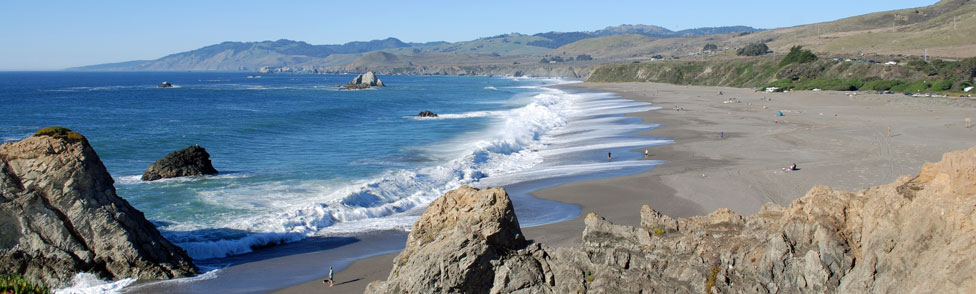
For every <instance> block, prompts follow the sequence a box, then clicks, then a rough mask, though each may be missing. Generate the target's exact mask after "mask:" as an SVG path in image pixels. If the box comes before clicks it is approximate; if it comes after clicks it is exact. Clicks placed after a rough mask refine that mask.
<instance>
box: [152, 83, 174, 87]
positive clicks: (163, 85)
mask: <svg viewBox="0 0 976 294" xmlns="http://www.w3.org/2000/svg"><path fill="white" fill-rule="evenodd" d="M156 87H157V88H172V87H173V84H170V83H169V82H162V83H159V85H157V86H156Z"/></svg>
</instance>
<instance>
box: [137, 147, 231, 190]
mask: <svg viewBox="0 0 976 294" xmlns="http://www.w3.org/2000/svg"><path fill="white" fill-rule="evenodd" d="M215 174H217V169H215V168H214V167H213V163H211V162H210V153H207V149H204V148H203V147H200V146H199V145H193V146H190V147H186V149H183V150H180V151H176V152H173V153H170V154H167V155H166V157H163V158H162V159H160V160H157V161H156V162H153V164H150V165H149V168H147V169H146V172H144V173H143V174H142V180H143V181H155V180H159V179H165V178H175V177H186V176H199V175H215Z"/></svg>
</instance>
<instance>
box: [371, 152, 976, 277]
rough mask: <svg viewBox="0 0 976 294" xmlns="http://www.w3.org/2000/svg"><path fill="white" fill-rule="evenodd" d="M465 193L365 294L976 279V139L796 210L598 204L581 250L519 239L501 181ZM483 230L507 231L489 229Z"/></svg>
mask: <svg viewBox="0 0 976 294" xmlns="http://www.w3.org/2000/svg"><path fill="white" fill-rule="evenodd" d="M459 190H460V191H451V192H448V193H447V194H445V196H443V197H442V198H441V199H438V200H437V201H436V202H435V203H436V204H437V205H433V204H432V205H431V207H430V208H428V210H427V211H426V212H425V213H424V216H422V217H421V219H420V220H418V222H417V223H416V224H415V225H414V230H413V231H411V233H410V237H409V238H408V242H407V246H406V248H405V249H404V251H403V252H401V253H400V255H398V256H397V258H396V259H395V263H394V266H393V271H392V272H391V273H390V276H389V278H388V280H387V281H384V282H374V283H372V284H370V285H369V286H368V287H367V293H435V292H436V293H445V292H447V293H454V292H463V293H584V292H594V293H893V292H894V293H898V292H904V293H916V292H923V293H969V292H972V291H973V290H974V289H976V276H974V275H972V273H974V272H976V263H974V262H972V259H973V258H976V148H972V149H969V150H964V151H956V152H950V153H947V154H946V155H945V156H943V159H942V161H940V162H938V163H929V164H926V165H925V166H924V167H923V168H922V171H921V172H920V173H919V175H918V176H915V177H902V178H901V179H898V180H897V181H896V182H895V183H892V184H888V185H883V186H879V187H873V188H868V189H864V190H861V191H859V192H856V193H851V192H841V191H835V190H833V189H830V188H828V187H825V186H816V187H813V188H812V189H811V190H810V191H809V192H807V194H806V196H803V197H802V198H799V199H797V200H795V201H793V203H792V204H791V205H790V207H788V208H784V207H780V206H777V205H774V204H767V205H766V206H764V207H763V208H762V210H760V212H759V213H757V214H756V215H752V216H741V215H738V214H736V213H734V212H732V211H731V210H728V209H719V210H717V211H715V212H714V213H712V214H710V215H707V216H700V217H691V218H684V219H673V218H671V217H668V216H666V215H663V214H661V213H658V212H656V211H654V210H653V209H651V208H650V206H644V207H643V208H642V210H641V225H640V226H639V227H630V226H620V225H615V224H613V223H611V222H609V221H608V220H606V219H604V218H602V217H600V216H597V215H595V214H589V215H587V216H586V218H585V228H584V230H583V235H582V245H581V246H580V247H578V248H556V249H553V248H549V247H546V246H545V245H542V244H531V245H529V246H522V247H520V246H518V244H523V243H522V242H523V241H522V240H521V239H520V234H518V233H514V232H518V231H517V227H515V226H517V222H516V223H513V222H506V221H502V220H503V219H505V218H506V217H505V214H499V213H498V211H501V210H498V209H493V208H489V207H494V206H489V205H485V204H476V203H493V202H495V203H506V204H507V203H509V202H508V199H507V195H506V194H505V193H504V191H501V190H498V189H486V190H483V191H480V192H479V191H477V190H474V189H472V188H467V187H465V188H460V189H459ZM487 191H490V192H487ZM459 195H466V196H467V197H463V198H462V199H474V200H477V199H480V200H478V201H474V200H458V199H457V198H458V196H459ZM473 204H474V205H473ZM445 205H451V206H453V207H445ZM512 217H514V216H512ZM428 222H429V223H428ZM475 222H483V223H475ZM500 225H503V226H505V227H498V226H500ZM432 228H433V229H432ZM484 228H490V229H488V230H487V232H510V233H507V234H488V235H485V234H481V233H479V232H484V231H485V230H484ZM487 236H494V237H493V238H488V237H487ZM502 237H504V238H505V240H508V242H500V241H498V240H500V239H501V238H502ZM489 240H496V241H493V242H491V241H489Z"/></svg>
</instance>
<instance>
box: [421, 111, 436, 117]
mask: <svg viewBox="0 0 976 294" xmlns="http://www.w3.org/2000/svg"><path fill="white" fill-rule="evenodd" d="M417 116H419V117H437V114H436V113H433V112H431V111H430V110H424V111H421V112H420V113H418V114H417Z"/></svg>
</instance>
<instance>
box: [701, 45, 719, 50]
mask: <svg viewBox="0 0 976 294" xmlns="http://www.w3.org/2000/svg"><path fill="white" fill-rule="evenodd" d="M702 50H704V51H712V52H715V51H718V45H715V44H705V48H703V49H702Z"/></svg>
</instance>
